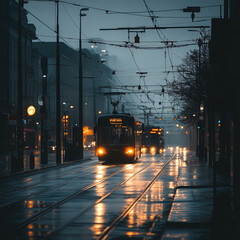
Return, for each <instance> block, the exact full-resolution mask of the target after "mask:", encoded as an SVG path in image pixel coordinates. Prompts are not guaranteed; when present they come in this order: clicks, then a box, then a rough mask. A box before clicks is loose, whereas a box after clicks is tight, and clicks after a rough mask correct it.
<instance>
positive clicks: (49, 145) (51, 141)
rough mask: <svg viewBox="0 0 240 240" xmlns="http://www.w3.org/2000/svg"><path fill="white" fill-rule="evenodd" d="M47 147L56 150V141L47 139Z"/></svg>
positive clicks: (52, 150)
mask: <svg viewBox="0 0 240 240" xmlns="http://www.w3.org/2000/svg"><path fill="white" fill-rule="evenodd" d="M47 148H48V152H55V151H56V143H55V141H53V140H47Z"/></svg>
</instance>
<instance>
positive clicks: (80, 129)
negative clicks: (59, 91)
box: [78, 8, 88, 159]
mask: <svg viewBox="0 0 240 240" xmlns="http://www.w3.org/2000/svg"><path fill="white" fill-rule="evenodd" d="M82 11H88V8H82V9H80V17H79V119H78V120H79V158H80V159H82V158H83V93H82V89H83V82H82V81H83V77H82V35H81V32H82V25H81V17H83V16H86V14H82Z"/></svg>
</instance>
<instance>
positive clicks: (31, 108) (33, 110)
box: [27, 106, 36, 116]
mask: <svg viewBox="0 0 240 240" xmlns="http://www.w3.org/2000/svg"><path fill="white" fill-rule="evenodd" d="M35 113H36V108H35V107H34V106H29V107H28V108H27V114H28V116H33V115H34V114H35Z"/></svg>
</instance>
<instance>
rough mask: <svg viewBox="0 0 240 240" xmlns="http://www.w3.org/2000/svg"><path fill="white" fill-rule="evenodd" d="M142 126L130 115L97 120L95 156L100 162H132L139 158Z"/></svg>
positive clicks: (115, 115) (105, 117)
mask: <svg viewBox="0 0 240 240" xmlns="http://www.w3.org/2000/svg"><path fill="white" fill-rule="evenodd" d="M141 134H142V124H141V123H140V122H139V121H137V120H136V119H135V118H134V117H133V116H131V115H130V114H124V113H121V114H112V115H106V116H102V117H99V118H98V124H97V127H96V155H97V156H98V159H99V160H100V161H109V160H120V161H134V160H137V159H138V158H140V157H141V145H142V144H141Z"/></svg>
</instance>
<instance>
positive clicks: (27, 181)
mask: <svg viewBox="0 0 240 240" xmlns="http://www.w3.org/2000/svg"><path fill="white" fill-rule="evenodd" d="M97 165H101V164H97ZM97 165H94V166H91V167H87V168H84V169H80V170H77V171H76V170H75V171H73V169H69V170H67V173H66V172H64V173H59V174H55V175H54V176H52V177H51V178H48V179H47V180H44V181H41V182H37V183H33V184H30V185H27V186H23V187H19V188H17V189H13V190H11V191H8V192H4V193H2V192H0V194H1V196H8V195H9V194H11V193H14V192H17V191H21V190H24V189H29V188H31V187H35V186H37V185H41V184H43V183H46V182H50V181H52V180H54V179H56V178H59V177H60V178H62V177H65V176H67V175H71V174H76V173H79V172H83V171H86V170H88V169H91V168H95V167H96V166H97ZM43 177H44V176H40V177H38V178H33V179H30V180H29V179H27V180H25V181H24V182H23V184H26V183H29V181H37V180H39V179H41V178H43Z"/></svg>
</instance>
